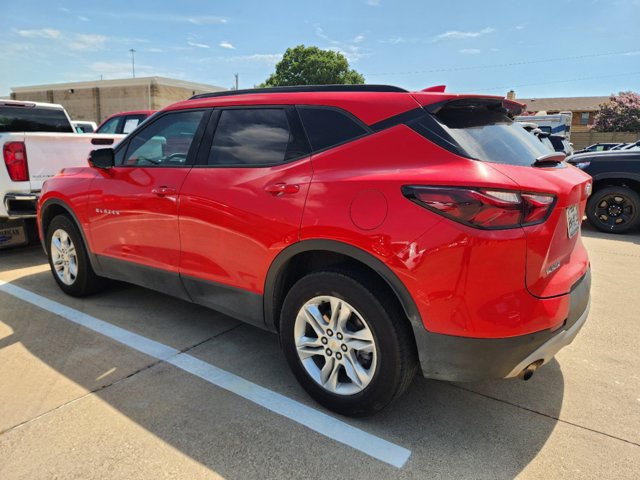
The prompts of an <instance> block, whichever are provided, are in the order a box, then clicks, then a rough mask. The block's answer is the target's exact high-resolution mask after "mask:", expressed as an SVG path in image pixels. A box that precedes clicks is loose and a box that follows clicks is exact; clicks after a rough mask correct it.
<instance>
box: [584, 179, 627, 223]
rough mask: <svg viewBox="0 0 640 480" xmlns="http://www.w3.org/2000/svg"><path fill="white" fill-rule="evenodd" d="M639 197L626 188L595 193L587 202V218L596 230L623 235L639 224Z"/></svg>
mask: <svg viewBox="0 0 640 480" xmlns="http://www.w3.org/2000/svg"><path fill="white" fill-rule="evenodd" d="M639 208H640V196H638V194H637V193H636V192H635V191H633V190H631V189H630V188H628V187H623V186H619V187H618V186H613V187H606V188H603V189H601V190H598V191H596V192H595V193H594V194H593V195H592V196H591V197H590V198H589V201H588V202H587V218H588V219H589V222H590V223H591V224H592V225H593V226H594V227H595V228H597V229H598V230H601V231H603V232H610V233H625V232H628V231H629V230H632V229H634V228H636V227H637V226H638V225H639V224H640V211H639V210H638V209H639Z"/></svg>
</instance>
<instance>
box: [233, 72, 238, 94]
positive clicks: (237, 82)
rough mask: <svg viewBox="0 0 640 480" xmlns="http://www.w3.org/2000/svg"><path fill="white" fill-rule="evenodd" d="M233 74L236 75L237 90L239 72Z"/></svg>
mask: <svg viewBox="0 0 640 480" xmlns="http://www.w3.org/2000/svg"><path fill="white" fill-rule="evenodd" d="M233 76H234V77H236V90H238V74H237V73H234V74H233Z"/></svg>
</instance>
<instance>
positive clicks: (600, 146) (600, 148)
mask: <svg viewBox="0 0 640 480" xmlns="http://www.w3.org/2000/svg"><path fill="white" fill-rule="evenodd" d="M620 145H624V143H615V142H614V143H594V144H593V145H589V146H588V147H584V148H583V149H581V150H576V151H575V152H574V153H588V152H604V151H607V150H610V149H612V148H614V147H618V146H620Z"/></svg>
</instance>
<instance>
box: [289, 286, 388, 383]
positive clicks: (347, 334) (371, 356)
mask: <svg viewBox="0 0 640 480" xmlns="http://www.w3.org/2000/svg"><path fill="white" fill-rule="evenodd" d="M294 336H295V345H296V350H297V353H298V358H299V359H300V362H301V363H302V365H303V367H304V368H305V370H306V371H307V373H308V374H309V376H310V377H311V378H312V379H313V380H314V381H315V382H316V383H317V384H318V385H320V386H321V387H323V388H324V389H325V390H327V391H329V392H331V393H334V394H338V395H354V394H357V393H359V392H361V391H362V390H364V389H365V388H367V386H368V385H369V383H370V382H371V380H372V379H373V377H374V375H375V372H376V366H377V361H378V349H377V346H376V341H375V338H374V336H373V332H372V331H371V329H370V327H369V325H368V324H367V322H366V321H365V320H364V318H363V317H362V315H360V313H358V312H357V311H356V309H354V308H353V307H352V306H351V305H349V304H348V303H347V302H345V301H344V300H342V299H340V298H337V297H334V296H329V295H323V296H319V297H315V298H312V299H311V300H309V301H307V302H306V303H305V304H304V305H303V306H302V308H301V309H300V310H299V312H298V315H297V317H296V320H295V326H294Z"/></svg>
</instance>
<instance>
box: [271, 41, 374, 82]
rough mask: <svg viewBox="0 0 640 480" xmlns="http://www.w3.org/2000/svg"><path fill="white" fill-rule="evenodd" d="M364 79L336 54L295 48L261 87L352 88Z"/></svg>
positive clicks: (330, 51)
mask: <svg viewBox="0 0 640 480" xmlns="http://www.w3.org/2000/svg"><path fill="white" fill-rule="evenodd" d="M361 83H364V77H363V76H362V75H361V74H360V73H358V72H356V71H355V70H352V69H349V62H348V61H347V59H346V58H345V56H344V55H342V54H341V53H339V52H334V51H333V50H321V49H320V48H318V47H305V46H304V45H298V46H297V47H295V48H288V49H287V51H286V52H285V53H284V55H283V57H282V60H280V61H279V62H278V64H277V65H276V71H275V73H272V74H271V76H269V78H267V80H266V81H265V82H264V83H263V84H262V86H264V87H284V86H291V85H331V84H343V85H355V84H361Z"/></svg>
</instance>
